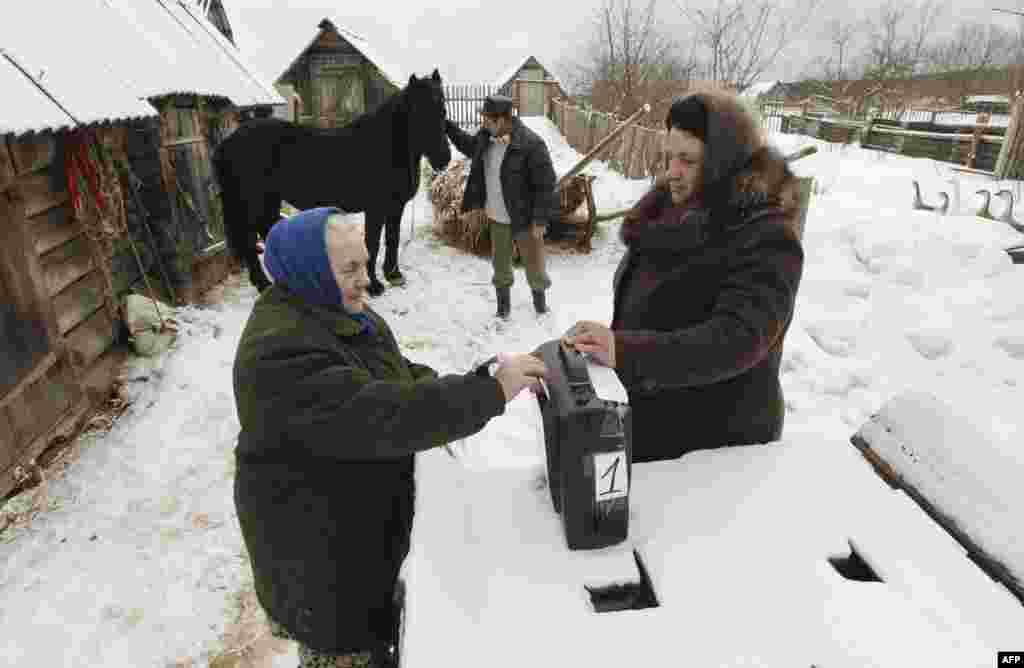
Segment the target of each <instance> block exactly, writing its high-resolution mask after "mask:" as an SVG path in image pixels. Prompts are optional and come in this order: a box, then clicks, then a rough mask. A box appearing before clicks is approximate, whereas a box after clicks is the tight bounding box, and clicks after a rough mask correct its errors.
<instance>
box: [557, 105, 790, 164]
mask: <svg viewBox="0 0 1024 668" xmlns="http://www.w3.org/2000/svg"><path fill="white" fill-rule="evenodd" d="M760 116H761V124H762V126H763V127H764V128H765V129H766V130H769V131H775V132H779V131H781V129H782V125H783V123H784V119H783V115H782V105H765V106H763V107H762V108H761V110H760ZM549 118H550V120H551V121H552V122H553V123H554V124H555V125H557V126H558V130H559V131H560V132H561V133H562V136H564V137H565V140H566V141H567V142H568V143H569V145H570V146H572V147H573V148H574V149H576V150H577V151H578V152H580V153H584V154H585V153H588V152H589V151H590V150H591V149H592V148H594V146H596V145H597V144H598V142H600V141H601V140H602V139H604V138H605V137H606V136H608V134H609V133H610V132H611V131H612V130H614V129H615V128H616V127H618V124H619V123H621V122H622V120H623V119H621V118H617V117H614V116H612V115H611V114H607V113H604V112H599V111H593V110H586V109H582V108H580V107H574V106H572V105H570V104H568V103H567V102H566V101H565V100H558V99H556V100H552V101H551V113H550V115H549ZM660 124H661V121H659V120H658V119H651V117H650V115H648V117H647V118H642V119H640V121H638V122H637V123H636V124H634V125H633V126H631V127H630V128H629V129H627V130H624V131H623V132H622V134H621V135H619V137H618V138H617V139H615V140H614V141H613V142H612V143H611V144H610V145H609V146H607V147H606V148H605V149H603V150H602V152H601V155H600V156H599V157H598V159H599V160H604V161H607V162H608V163H609V166H610V167H611V168H612V169H614V170H615V171H617V172H619V173H621V174H622V175H623V176H625V177H626V178H629V179H642V178H650V177H651V176H652V175H653V174H654V173H655V171H656V170H657V169H658V162H659V156H660V153H661V137H662V130H661V129H660V128H659V127H658V126H660ZM645 125H646V126H649V127H644V126H645Z"/></svg>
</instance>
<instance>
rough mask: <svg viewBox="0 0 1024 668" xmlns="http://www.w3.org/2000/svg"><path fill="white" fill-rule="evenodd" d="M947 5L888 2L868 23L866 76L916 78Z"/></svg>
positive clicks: (925, 0) (935, 1)
mask: <svg viewBox="0 0 1024 668" xmlns="http://www.w3.org/2000/svg"><path fill="white" fill-rule="evenodd" d="M945 8H946V5H945V3H944V2H942V1H940V0H921V2H919V3H918V4H917V5H907V4H903V3H900V2H897V0H886V1H885V2H884V3H883V4H882V5H881V6H880V7H879V8H878V10H877V13H876V14H875V16H874V17H872V18H868V19H867V20H866V22H865V31H866V32H867V37H868V51H867V56H868V59H867V63H866V67H865V71H864V77H865V78H867V79H874V80H876V81H884V80H888V79H903V78H907V77H910V76H912V75H913V74H914V73H915V71H916V70H917V69H918V68H919V67H920V65H921V64H922V60H923V57H924V55H925V54H926V53H927V49H928V42H929V40H930V39H931V38H932V36H933V34H934V32H935V28H936V27H937V26H938V23H939V19H940V18H941V16H942V14H943V12H944V11H945Z"/></svg>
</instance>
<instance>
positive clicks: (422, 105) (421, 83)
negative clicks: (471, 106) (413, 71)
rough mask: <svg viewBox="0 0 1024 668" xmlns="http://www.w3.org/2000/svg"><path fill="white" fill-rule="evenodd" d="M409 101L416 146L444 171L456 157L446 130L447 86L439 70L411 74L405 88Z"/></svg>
mask: <svg viewBox="0 0 1024 668" xmlns="http://www.w3.org/2000/svg"><path fill="white" fill-rule="evenodd" d="M405 92H406V99H407V102H408V105H409V129H410V131H411V135H412V137H411V140H412V142H414V146H416V147H417V148H419V149H420V150H421V151H423V154H424V155H426V156H427V160H429V161H430V166H431V167H433V168H434V170H435V171H441V170H443V169H444V168H445V167H447V166H448V163H449V162H450V161H451V159H452V150H451V148H450V147H449V145H448V135H447V134H446V133H445V121H446V120H447V117H448V114H447V111H445V103H444V88H443V87H442V85H441V75H440V74H438V72H437V70H436V69H435V70H434V73H433V74H432V75H431V76H429V77H423V78H422V79H417V78H416V75H413V76H410V77H409V85H408V86H406V88H405Z"/></svg>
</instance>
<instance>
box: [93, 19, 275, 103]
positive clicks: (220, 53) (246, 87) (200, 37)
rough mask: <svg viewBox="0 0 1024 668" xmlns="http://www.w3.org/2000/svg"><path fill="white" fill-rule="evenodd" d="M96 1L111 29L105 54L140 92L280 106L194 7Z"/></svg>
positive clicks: (151, 95)
mask: <svg viewBox="0 0 1024 668" xmlns="http://www.w3.org/2000/svg"><path fill="white" fill-rule="evenodd" d="M98 2H100V3H101V5H102V6H103V7H104V8H105V9H107V10H108V15H107V16H106V17H104V19H105V20H106V21H107V23H108V24H109V25H110V26H111V30H113V34H112V38H113V39H112V40H111V41H112V43H111V44H109V46H108V49H109V51H110V53H109V57H110V58H111V59H115V58H116V59H117V67H118V69H120V70H122V71H124V72H125V75H126V77H128V78H129V79H130V80H131V82H132V85H133V86H135V87H136V90H138V91H139V94H140V95H141V96H143V97H146V98H149V97H154V96H160V95H169V94H174V93H186V94H197V95H204V96H220V97H225V98H228V99H229V100H231V102H233V103H234V104H236V105H238V106H248V105H254V104H285V101H284V100H283V99H282V98H281V96H280V95H278V94H277V91H275V90H274V89H273V87H272V86H271V85H270V82H261V81H259V76H258V75H257V74H255V73H254V71H253V70H252V68H251V67H248V66H247V65H246V64H245V61H244V60H243V59H242V58H241V56H240V55H239V54H238V51H237V50H235V49H234V47H233V46H231V45H230V43H229V42H228V41H227V40H226V39H224V37H223V35H221V34H220V32H219V31H218V30H217V29H216V28H215V27H214V26H213V25H212V24H211V23H210V22H209V21H208V20H207V19H206V17H204V16H202V13H201V12H199V11H197V10H195V9H194V8H189V7H186V6H185V5H184V4H182V3H180V2H176V1H174V0H141V1H139V0H98ZM190 9H191V10H192V11H190ZM193 12H194V13H193ZM224 45H227V48H228V49H231V50H232V51H233V53H232V52H229V51H227V50H226V49H225V47H224Z"/></svg>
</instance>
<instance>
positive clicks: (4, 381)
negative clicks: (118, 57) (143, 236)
mask: <svg viewBox="0 0 1024 668" xmlns="http://www.w3.org/2000/svg"><path fill="white" fill-rule="evenodd" d="M0 56H2V57H0V86H2V87H3V90H4V91H5V103H4V104H3V105H0V496H3V495H4V494H6V493H7V492H8V491H10V490H11V489H12V488H14V487H15V486H16V485H17V484H18V483H19V482H20V481H21V477H22V475H23V474H22V472H21V469H20V467H21V466H22V465H24V464H25V463H26V462H28V461H31V460H32V459H33V458H34V457H36V456H37V455H38V454H39V453H40V452H41V451H42V450H43V449H45V447H46V446H47V444H48V443H49V442H50V441H51V440H52V439H53V438H54V437H55V436H56V435H59V434H61V433H67V432H70V431H72V430H73V429H74V428H75V427H76V426H77V425H78V424H79V423H80V422H81V421H82V420H83V419H84V418H85V416H86V415H87V414H88V413H89V411H90V409H91V408H92V407H93V406H95V405H96V404H97V403H98V402H100V401H102V400H103V399H104V398H105V397H106V396H107V394H108V392H109V388H110V385H111V382H112V379H113V375H114V373H115V371H116V369H117V367H118V366H119V362H120V361H121V360H122V359H123V356H124V351H123V349H122V350H118V349H117V348H116V347H115V346H114V342H115V339H116V334H117V329H118V317H117V307H116V302H115V300H114V297H113V294H112V293H113V290H112V286H111V284H110V281H109V275H108V274H107V273H105V272H104V270H103V266H104V263H103V261H102V249H101V248H100V245H99V244H97V243H96V242H95V241H94V239H93V237H92V236H91V235H90V234H88V233H87V229H88V227H89V226H88V225H87V224H83V221H82V220H79V219H78V218H77V217H76V214H75V212H74V210H73V206H72V201H71V199H72V198H71V196H70V194H69V193H68V187H67V185H68V180H67V176H68V173H69V172H68V170H67V161H66V160H65V158H64V154H63V152H62V151H61V150H60V149H59V144H60V143H61V142H60V141H59V140H58V132H60V131H62V130H61V129H62V128H64V129H66V127H67V126H72V125H73V126H78V127H79V128H85V129H86V130H85V131H87V132H92V133H96V134H97V135H102V136H104V137H105V138H107V139H108V140H110V141H111V142H114V143H116V142H117V141H118V138H119V137H124V136H126V134H127V133H129V132H131V131H132V130H133V129H134V128H136V127H138V126H139V125H140V124H144V123H146V122H147V120H149V121H150V122H152V121H154V120H155V119H154V111H153V109H152V108H150V107H149V106H148V105H146V104H145V103H143V102H140V101H139V100H137V99H135V98H133V97H132V96H130V95H128V94H127V92H126V91H125V90H124V89H123V88H119V87H116V86H111V85H110V84H109V82H105V81H102V80H98V81H94V82H91V84H90V87H89V92H91V93H93V94H95V95H97V96H102V97H103V98H104V103H103V105H102V107H96V106H95V105H93V106H91V107H90V102H89V100H86V99H84V98H83V96H82V93H84V91H81V90H79V91H75V90H74V89H71V90H70V91H69V93H68V94H67V95H66V96H64V98H63V100H62V101H61V102H58V101H57V100H56V99H55V98H52V97H51V96H50V94H49V93H48V92H47V90H46V89H42V88H39V87H37V86H35V85H34V84H33V83H32V82H31V80H30V79H29V77H27V76H26V75H25V74H24V72H27V71H37V72H38V71H39V70H38V69H36V67H35V66H36V65H37V63H34V62H29V61H24V60H18V59H16V58H15V56H14V55H13V54H11V53H9V52H7V51H6V50H4V51H0ZM30 68H31V69H30ZM52 75H53V76H52V77H50V79H51V81H50V84H51V85H52V86H54V87H59V86H60V85H61V84H62V83H65V82H64V81H62V77H64V76H66V73H63V72H59V71H58V72H53V73H52ZM79 108H81V109H82V111H81V112H78V111H75V112H72V111H69V110H77V109H79ZM65 132H66V130H65ZM86 197H88V195H86ZM93 222H95V221H93Z"/></svg>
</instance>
